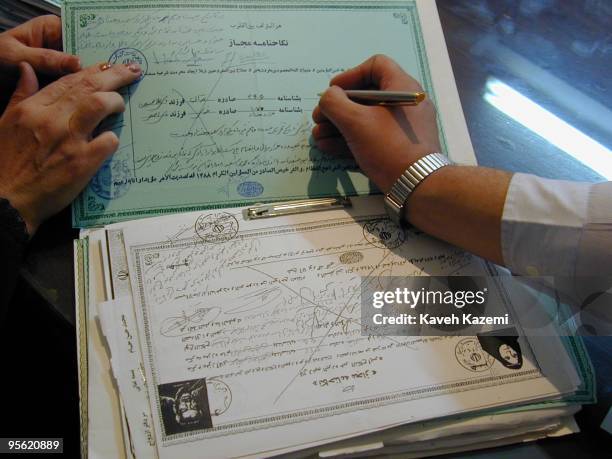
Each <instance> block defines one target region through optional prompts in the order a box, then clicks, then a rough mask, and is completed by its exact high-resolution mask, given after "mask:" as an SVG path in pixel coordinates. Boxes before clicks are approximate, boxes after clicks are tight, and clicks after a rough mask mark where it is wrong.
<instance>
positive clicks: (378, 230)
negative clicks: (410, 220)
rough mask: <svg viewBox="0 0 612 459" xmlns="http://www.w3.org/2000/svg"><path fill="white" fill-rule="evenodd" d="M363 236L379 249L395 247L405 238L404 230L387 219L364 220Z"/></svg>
mask: <svg viewBox="0 0 612 459" xmlns="http://www.w3.org/2000/svg"><path fill="white" fill-rule="evenodd" d="M363 236H364V237H365V238H366V240H367V241H368V242H369V243H370V244H372V245H373V246H375V247H378V248H381V249H396V248H397V247H399V246H400V245H402V244H403V243H404V241H405V240H406V234H405V233H404V231H403V230H402V229H401V228H400V227H398V226H397V225H396V224H395V223H393V222H392V221H391V220H388V219H380V220H373V221H369V222H366V223H365V225H363Z"/></svg>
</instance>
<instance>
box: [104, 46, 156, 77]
mask: <svg viewBox="0 0 612 459" xmlns="http://www.w3.org/2000/svg"><path fill="white" fill-rule="evenodd" d="M108 62H109V63H111V64H132V63H136V64H140V68H141V69H142V74H141V75H140V78H138V79H137V80H136V81H140V80H142V79H143V78H144V76H145V75H146V74H147V70H149V63H148V62H147V58H146V57H145V55H144V54H143V53H142V52H141V51H139V50H137V49H136V48H119V49H118V50H117V51H115V52H114V53H113V54H111V57H109V58H108Z"/></svg>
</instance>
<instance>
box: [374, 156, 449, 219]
mask: <svg viewBox="0 0 612 459" xmlns="http://www.w3.org/2000/svg"><path fill="white" fill-rule="evenodd" d="M453 164H454V163H453V162H452V161H451V160H450V159H448V158H447V157H446V156H444V155H443V154H442V153H432V154H430V155H427V156H424V157H423V158H421V159H419V160H418V161H417V162H415V163H414V164H412V166H410V167H409V168H408V169H406V170H405V171H404V173H403V174H402V175H401V176H400V178H398V179H397V182H395V184H394V185H393V187H392V188H391V191H389V193H387V194H386V195H385V209H386V210H387V214H389V218H390V219H391V220H392V221H393V222H394V223H395V224H396V225H398V226H401V224H402V221H401V220H402V214H403V210H404V206H405V204H406V200H407V199H408V198H409V197H410V195H411V194H412V192H413V191H414V189H415V188H416V187H417V186H419V185H420V184H421V182H423V180H425V179H426V178H427V177H428V176H429V175H431V174H433V173H434V172H435V171H437V170H438V169H441V168H443V167H444V166H451V165H453Z"/></svg>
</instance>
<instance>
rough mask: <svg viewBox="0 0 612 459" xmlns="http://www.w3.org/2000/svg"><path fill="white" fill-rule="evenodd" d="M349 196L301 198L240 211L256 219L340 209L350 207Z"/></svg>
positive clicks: (247, 218)
mask: <svg viewBox="0 0 612 459" xmlns="http://www.w3.org/2000/svg"><path fill="white" fill-rule="evenodd" d="M351 205H352V203H351V200H350V199H349V198H318V199H302V200H299V201H287V202H273V203H270V204H258V205H256V206H253V207H249V208H247V209H244V210H243V211H242V216H243V218H244V219H245V220H258V219H261V218H272V217H281V216H285V215H294V214H303V213H306V212H318V211H322V210H334V209H342V208H345V207H351Z"/></svg>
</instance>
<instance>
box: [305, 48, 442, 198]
mask: <svg viewBox="0 0 612 459" xmlns="http://www.w3.org/2000/svg"><path fill="white" fill-rule="evenodd" d="M330 84H331V87H330V88H329V89H328V90H327V91H326V92H325V94H323V96H322V97H321V100H320V102H319V105H318V106H317V107H316V108H315V110H314V112H313V115H312V117H313V119H314V121H315V123H316V125H315V127H314V128H313V130H312V135H313V138H314V140H315V141H316V143H317V147H318V148H319V149H320V150H322V151H324V152H326V153H330V154H339V155H347V154H348V155H350V154H352V155H353V156H354V157H355V160H356V161H357V163H358V164H359V167H360V168H361V170H362V171H363V172H364V173H365V174H366V175H367V176H368V177H370V179H372V180H373V181H374V183H376V185H377V186H378V187H379V188H380V189H381V190H382V191H384V192H388V191H389V190H390V189H391V187H392V186H393V184H394V183H395V181H396V180H397V178H398V177H399V176H400V175H401V174H402V173H403V172H404V170H406V169H407V168H408V166H410V165H411V164H412V163H414V162H415V161H417V160H418V159H419V158H421V157H423V156H426V155H428V154H429V153H434V152H439V151H440V140H439V137H438V125H437V123H436V113H435V109H434V106H433V104H432V103H431V101H430V100H429V99H426V100H425V101H424V102H422V103H420V104H419V105H418V106H416V107H380V106H366V105H361V104H358V103H356V102H353V101H351V100H349V99H348V97H347V96H346V94H345V93H344V91H343V89H380V90H386V91H410V92H421V91H423V89H422V88H421V85H420V84H419V83H418V82H417V81H416V80H415V79H414V78H412V77H411V76H409V75H408V74H407V73H406V72H404V71H403V70H402V69H401V68H400V67H399V66H398V65H397V64H396V63H395V61H393V60H392V59H390V58H388V57H386V56H382V55H376V56H373V57H371V58H370V59H368V60H367V61H365V62H364V63H363V64H361V65H359V66H357V67H355V68H353V69H350V70H347V71H346V72H344V73H341V74H340V75H337V76H336V77H334V78H333V79H332V80H331V83H330Z"/></svg>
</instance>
